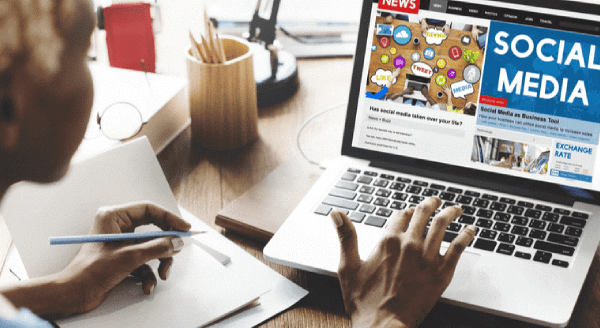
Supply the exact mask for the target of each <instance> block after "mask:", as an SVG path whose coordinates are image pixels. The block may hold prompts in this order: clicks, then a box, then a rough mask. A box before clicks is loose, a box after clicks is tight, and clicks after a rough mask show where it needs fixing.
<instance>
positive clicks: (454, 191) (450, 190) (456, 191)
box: [447, 187, 463, 194]
mask: <svg viewBox="0 0 600 328" xmlns="http://www.w3.org/2000/svg"><path fill="white" fill-rule="evenodd" d="M447 191H448V192H451V193H455V194H462V192H463V190H462V189H458V188H454V187H449V188H448V189H447Z"/></svg>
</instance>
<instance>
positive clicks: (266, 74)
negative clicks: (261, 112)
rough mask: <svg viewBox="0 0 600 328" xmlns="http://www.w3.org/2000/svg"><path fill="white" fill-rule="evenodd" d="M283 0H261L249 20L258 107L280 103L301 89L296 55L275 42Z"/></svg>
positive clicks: (249, 39)
mask: <svg viewBox="0 0 600 328" xmlns="http://www.w3.org/2000/svg"><path fill="white" fill-rule="evenodd" d="M280 1H281V0H264V2H263V1H261V0H258V3H257V4H256V10H255V11H254V16H253V17H252V21H251V22H250V31H249V32H250V35H249V37H248V41H250V45H251V46H252V47H253V50H254V79H255V80H256V97H257V101H258V107H259V108H260V107H267V106H270V105H274V104H277V103H280V102H282V101H284V100H286V99H287V98H289V97H291V96H292V95H293V94H294V92H296V90H297V89H298V64H297V63H296V58H295V57H294V56H293V55H292V54H291V53H289V52H287V51H281V50H278V49H277V47H276V46H275V45H274V44H273V42H274V41H275V31H276V28H277V11H278V10H279V3H280ZM261 3H262V4H263V5H262V6H261Z"/></svg>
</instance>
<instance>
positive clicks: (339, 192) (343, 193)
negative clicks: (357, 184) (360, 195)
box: [329, 188, 356, 200]
mask: <svg viewBox="0 0 600 328" xmlns="http://www.w3.org/2000/svg"><path fill="white" fill-rule="evenodd" d="M329 196H335V197H340V198H345V199H349V200H353V199H354V197H356V193H355V192H352V191H348V190H343V189H338V188H333V189H331V191H329Z"/></svg>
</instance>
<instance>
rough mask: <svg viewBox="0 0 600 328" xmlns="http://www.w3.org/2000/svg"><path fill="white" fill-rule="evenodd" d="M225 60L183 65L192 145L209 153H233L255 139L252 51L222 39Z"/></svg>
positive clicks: (243, 43) (190, 59)
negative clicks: (190, 121)
mask: <svg viewBox="0 0 600 328" xmlns="http://www.w3.org/2000/svg"><path fill="white" fill-rule="evenodd" d="M221 40H222V43H223V49H224V51H225V57H226V58H227V61H226V62H225V63H223V64H211V63H203V62H201V61H198V60H196V58H194V56H193V55H192V53H191V49H188V51H187V53H186V62H187V70H188V83H189V95H190V116H191V119H192V140H193V142H194V144H196V145H198V146H200V147H202V148H205V149H209V150H217V151H224V150H233V149H237V148H240V147H243V146H246V145H248V144H249V143H251V142H252V141H254V140H256V138H257V137H258V107H257V102H256V82H255V80H254V69H253V60H252V50H251V48H250V46H249V44H248V43H247V41H245V40H243V39H241V38H236V37H232V36H222V37H221Z"/></svg>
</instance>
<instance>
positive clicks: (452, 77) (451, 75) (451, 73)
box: [448, 68, 456, 79]
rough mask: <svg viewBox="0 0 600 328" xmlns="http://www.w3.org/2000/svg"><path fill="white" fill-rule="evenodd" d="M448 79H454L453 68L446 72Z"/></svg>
mask: <svg viewBox="0 0 600 328" xmlns="http://www.w3.org/2000/svg"><path fill="white" fill-rule="evenodd" d="M448 77H449V78H451V79H454V78H456V71H455V70H454V69H453V68H451V69H449V70H448Z"/></svg>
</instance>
